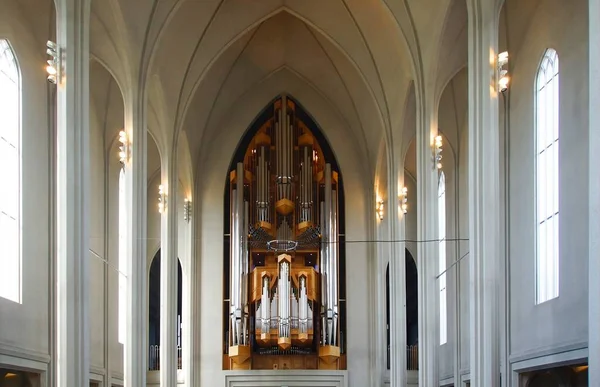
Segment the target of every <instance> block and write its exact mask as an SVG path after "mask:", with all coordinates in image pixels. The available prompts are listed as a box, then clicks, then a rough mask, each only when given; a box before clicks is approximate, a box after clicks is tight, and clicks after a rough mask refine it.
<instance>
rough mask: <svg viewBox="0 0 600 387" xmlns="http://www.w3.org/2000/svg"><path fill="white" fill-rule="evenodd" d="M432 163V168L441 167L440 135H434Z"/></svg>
mask: <svg viewBox="0 0 600 387" xmlns="http://www.w3.org/2000/svg"><path fill="white" fill-rule="evenodd" d="M433 152H434V154H433V163H434V168H437V169H442V136H440V135H438V136H436V137H435V140H434V143H433Z"/></svg>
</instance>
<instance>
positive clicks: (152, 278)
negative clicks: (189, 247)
mask: <svg viewBox="0 0 600 387" xmlns="http://www.w3.org/2000/svg"><path fill="white" fill-rule="evenodd" d="M160 260H161V258H160V249H159V250H158V251H157V252H156V254H155V255H154V258H153V259H152V263H151V264H150V275H149V278H148V291H149V293H148V345H149V349H148V351H149V355H148V369H149V370H150V371H158V370H160V276H161V269H160ZM182 316H183V270H182V268H181V261H180V260H179V259H178V260H177V368H178V369H181V368H182V351H181V346H182V338H183V336H182V321H183V320H182Z"/></svg>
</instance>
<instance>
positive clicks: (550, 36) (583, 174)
mask: <svg viewBox="0 0 600 387" xmlns="http://www.w3.org/2000/svg"><path fill="white" fill-rule="evenodd" d="M511 17H512V15H511V14H509V15H508V28H509V30H510V28H511V25H512V24H511V23H516V21H514V19H511ZM527 23H528V28H527V30H526V31H527V32H526V34H525V35H524V36H521V38H520V40H519V41H514V42H513V41H509V44H513V45H514V48H512V47H511V46H510V45H509V46H508V48H509V50H511V55H512V58H511V69H512V70H511V71H512V79H513V83H512V86H511V89H510V99H511V101H510V114H511V116H510V251H509V254H510V278H511V280H510V294H511V298H510V358H511V362H513V361H519V360H525V359H528V358H532V357H535V356H539V355H540V354H542V353H545V354H548V353H553V352H558V351H564V350H568V349H575V348H581V347H587V330H588V320H587V318H585V316H587V311H588V308H587V292H588V281H587V278H588V273H587V266H588V254H589V252H588V233H587V229H588V222H587V221H588V218H587V216H588V208H589V207H588V194H587V192H588V183H587V176H588V164H587V156H588V152H587V149H588V148H587V133H588V104H587V96H588V75H587V74H588V60H587V47H588V44H587V39H588V38H587V36H588V35H587V2H584V1H575V2H568V3H566V2H564V1H560V0H543V1H540V2H539V5H538V8H537V9H536V11H535V14H534V15H533V17H532V18H531V19H529V20H527ZM548 47H552V48H554V49H556V51H557V52H558V55H559V63H560V111H559V116H560V118H559V119H560V129H559V130H560V134H559V136H560V142H559V152H560V153H559V163H560V165H559V168H560V180H559V200H560V202H559V210H560V226H559V227H560V241H559V245H560V286H559V288H560V295H559V297H558V298H557V299H554V300H551V301H549V302H546V303H543V304H541V305H535V248H536V242H535V241H536V238H535V230H536V219H535V201H534V200H535V191H534V187H535V186H534V184H535V180H534V176H535V175H534V165H535V164H534V161H535V158H534V157H535V143H534V140H535V132H534V122H535V115H534V112H535V105H534V89H535V76H536V72H537V69H538V66H539V63H540V61H541V58H542V55H543V53H544V51H545V50H546V48H548ZM513 53H514V54H513Z"/></svg>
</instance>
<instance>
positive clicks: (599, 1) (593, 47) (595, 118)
mask: <svg viewBox="0 0 600 387" xmlns="http://www.w3.org/2000/svg"><path fill="white" fill-rule="evenodd" d="M589 18H590V19H589V24H588V25H589V42H588V44H589V50H588V53H589V55H590V58H589V66H590V70H589V81H588V84H589V85H590V87H589V93H590V95H589V99H590V100H589V109H590V121H589V148H588V149H589V157H590V159H589V160H590V162H589V165H590V168H589V184H590V187H589V200H590V211H589V246H590V248H589V252H588V255H589V267H588V273H589V280H588V281H589V295H588V297H589V306H588V307H589V314H588V316H589V319H588V324H589V325H588V332H589V337H588V356H589V358H588V364H589V366H590V368H589V371H588V372H589V375H588V379H589V380H588V384H589V385H590V386H600V330H598V329H597V327H598V321H600V303H599V302H598V300H599V299H600V281H598V273H600V258H599V257H598V251H600V237H598V236H599V235H600V195H598V192H600V179H598V165H600V152H598V149H600V130H599V129H598V123H600V110H599V109H598V106H600V89H598V87H597V85H599V84H600V51H599V50H598V48H597V46H598V42H599V41H600V0H589Z"/></svg>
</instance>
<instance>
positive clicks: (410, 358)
mask: <svg viewBox="0 0 600 387" xmlns="http://www.w3.org/2000/svg"><path fill="white" fill-rule="evenodd" d="M390 359H391V354H390V346H389V345H388V347H387V369H388V370H389V369H390ZM406 369H407V370H408V371H417V370H418V369H419V346H418V345H417V344H415V345H407V346H406Z"/></svg>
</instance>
